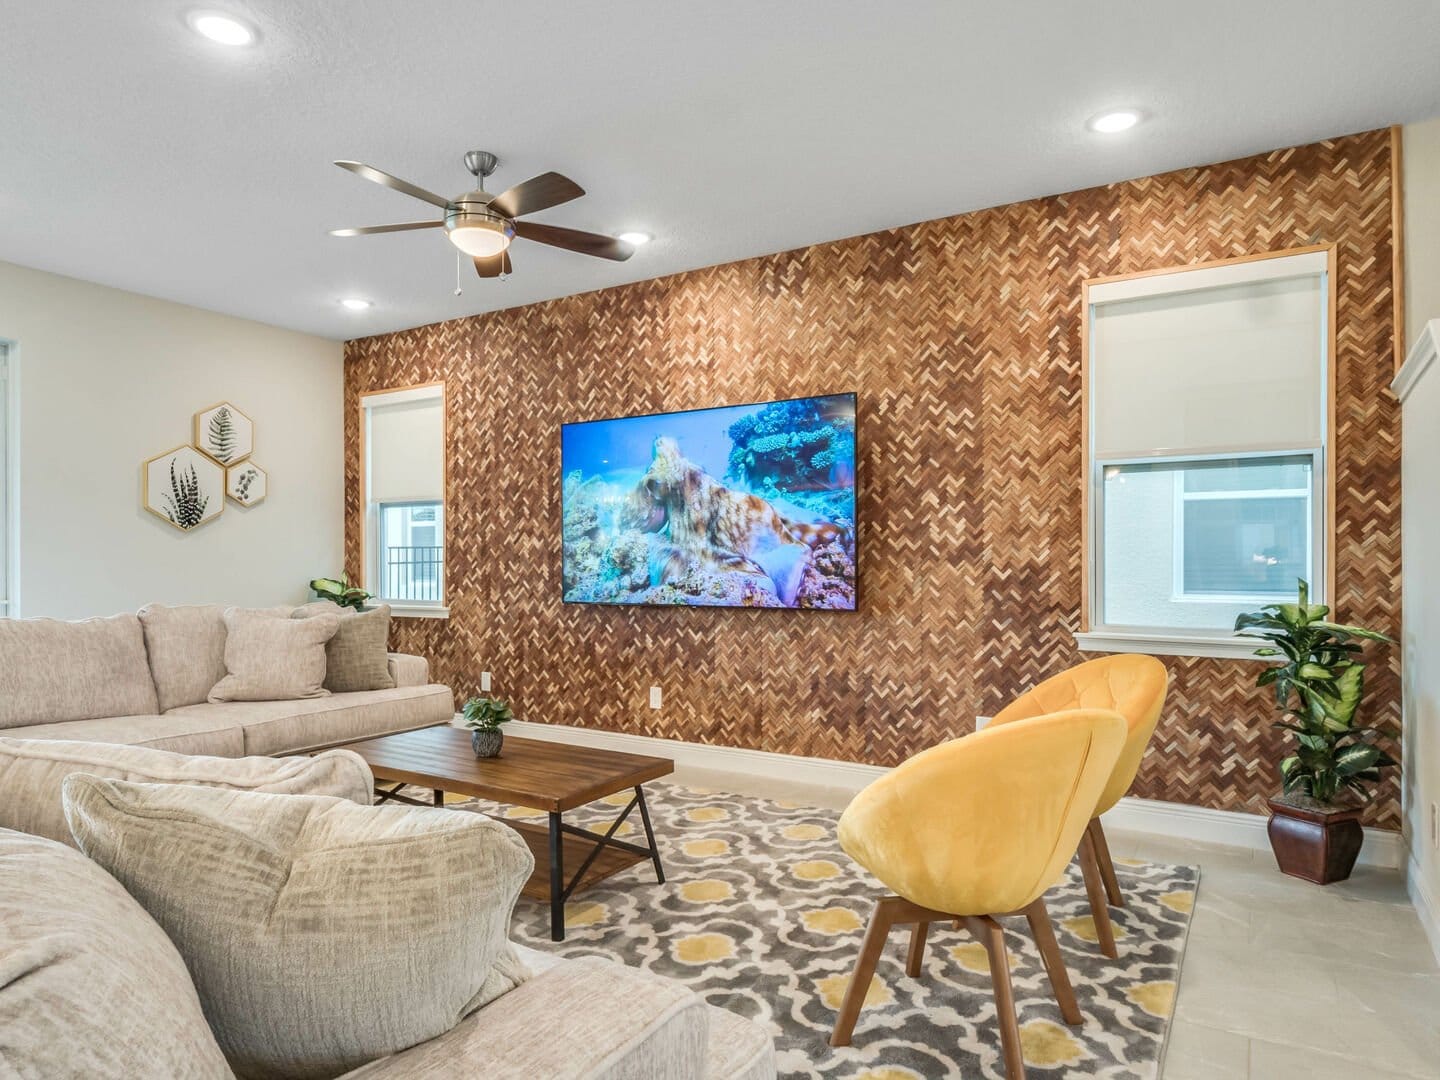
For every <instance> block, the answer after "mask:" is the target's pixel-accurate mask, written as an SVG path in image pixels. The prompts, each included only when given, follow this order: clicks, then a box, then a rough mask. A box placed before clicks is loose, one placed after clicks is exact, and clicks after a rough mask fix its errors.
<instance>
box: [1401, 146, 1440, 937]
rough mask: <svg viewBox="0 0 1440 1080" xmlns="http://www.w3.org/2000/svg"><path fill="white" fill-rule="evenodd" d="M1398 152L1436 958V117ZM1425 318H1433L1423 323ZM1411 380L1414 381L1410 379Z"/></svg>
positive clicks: (1408, 599) (1411, 706)
mask: <svg viewBox="0 0 1440 1080" xmlns="http://www.w3.org/2000/svg"><path fill="white" fill-rule="evenodd" d="M1401 137H1402V140H1403V146H1404V159H1403V160H1404V177H1403V184H1404V193H1405V194H1404V213H1405V315H1406V317H1405V322H1406V327H1407V335H1406V337H1407V344H1408V346H1409V348H1410V352H1409V354H1408V355H1409V357H1410V359H1409V360H1408V361H1407V363H1406V366H1405V368H1404V369H1402V371H1401V376H1400V379H1399V380H1398V385H1399V387H1400V389H1401V392H1402V393H1403V394H1404V398H1403V405H1402V410H1403V415H1402V427H1401V431H1402V439H1403V442H1402V449H1401V458H1402V463H1403V464H1402V475H1401V486H1402V490H1403V492H1404V497H1403V500H1402V503H1401V516H1402V534H1401V544H1402V546H1403V551H1404V564H1403V569H1402V576H1403V582H1404V589H1403V595H1402V597H1401V609H1402V612H1403V618H1404V630H1403V638H1404V650H1405V651H1404V658H1405V659H1404V665H1405V666H1404V709H1405V714H1404V735H1405V745H1404V772H1405V781H1404V802H1405V835H1406V839H1407V842H1408V843H1409V846H1410V858H1411V862H1410V876H1411V881H1410V889H1411V895H1412V896H1414V897H1415V898H1416V901H1417V907H1418V908H1420V910H1421V917H1422V919H1423V920H1425V921H1426V923H1427V928H1428V929H1429V931H1430V934H1431V942H1432V944H1433V945H1434V946H1435V953H1436V957H1437V958H1440V850H1437V849H1436V847H1435V845H1434V843H1433V841H1432V837H1431V832H1430V814H1431V806H1432V804H1435V803H1437V802H1440V485H1437V484H1436V482H1435V468H1436V464H1437V463H1440V360H1432V361H1430V362H1429V363H1428V365H1427V364H1426V360H1425V355H1427V353H1426V351H1425V350H1423V349H1422V350H1419V351H1417V350H1416V348H1415V346H1416V343H1417V341H1419V339H1420V338H1421V335H1422V331H1423V329H1424V327H1425V326H1426V324H1427V322H1429V331H1428V333H1429V335H1430V337H1431V342H1430V343H1431V345H1432V347H1433V346H1437V345H1440V119H1436V120H1429V121H1427V122H1425V123H1423V124H1412V125H1409V126H1407V127H1406V128H1405V129H1404V131H1403V132H1402V133H1401ZM1429 320H1436V321H1434V322H1430V321H1429ZM1417 374H1418V378H1417Z"/></svg>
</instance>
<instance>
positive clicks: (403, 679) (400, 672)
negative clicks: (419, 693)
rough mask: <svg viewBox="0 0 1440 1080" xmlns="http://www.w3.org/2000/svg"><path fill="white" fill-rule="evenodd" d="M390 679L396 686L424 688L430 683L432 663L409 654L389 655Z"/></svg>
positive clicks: (395, 653)
mask: <svg viewBox="0 0 1440 1080" xmlns="http://www.w3.org/2000/svg"><path fill="white" fill-rule="evenodd" d="M389 658H390V662H389V667H390V677H391V678H392V679H394V680H395V685H396V686H424V685H425V684H426V683H428V682H429V681H430V661H429V660H426V659H425V658H424V657H423V656H411V655H409V654H408V653H398V652H392V653H390V654H389Z"/></svg>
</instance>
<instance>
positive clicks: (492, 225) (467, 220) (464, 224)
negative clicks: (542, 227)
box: [445, 188, 515, 255]
mask: <svg viewBox="0 0 1440 1080" xmlns="http://www.w3.org/2000/svg"><path fill="white" fill-rule="evenodd" d="M493 198H494V196H493V195H491V194H490V193H489V192H488V191H482V190H481V189H479V188H476V189H475V190H474V191H467V192H466V193H465V194H464V195H460V196H458V197H457V198H456V199H455V200H454V201H453V202H451V203H450V205H449V206H447V207H446V208H445V231H446V232H447V233H449V234H450V238H451V241H452V242H454V243H455V245H456V247H459V248H460V249H461V250H462V251H465V252H468V253H469V254H472V255H474V254H486V255H488V254H493V251H492V250H481V251H471V250H470V248H471V247H472V246H473V245H471V244H469V243H463V242H460V241H461V234H463V233H467V232H470V231H471V230H476V231H477V232H476V233H472V234H471V235H476V236H477V238H478V234H479V232H482V231H483V232H486V233H495V234H499V237H503V239H499V237H496V238H492V241H491V243H493V245H494V248H495V250H501V251H503V250H504V249H505V247H507V246H508V245H509V243H510V241H511V239H512V238H513V237H514V236H515V226H514V224H513V223H512V222H511V221H510V219H509V218H507V217H504V216H503V215H501V214H499V213H497V212H496V211H494V210H491V209H490V200H491V199H493ZM490 246H491V245H490V244H485V245H484V247H485V248H486V249H489V248H490Z"/></svg>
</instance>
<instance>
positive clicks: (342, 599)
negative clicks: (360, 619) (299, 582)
mask: <svg viewBox="0 0 1440 1080" xmlns="http://www.w3.org/2000/svg"><path fill="white" fill-rule="evenodd" d="M310 588H312V589H314V590H315V595H316V596H318V597H319V598H320V599H321V600H330V601H333V602H334V603H336V604H339V605H340V606H341V607H347V608H354V609H355V610H356V611H359V610H360V609H361V608H363V607H364V606H365V601H366V600H369V599H370V593H368V592H366V591H365V590H364V589H357V588H355V587H354V586H352V585H351V584H350V578H349V577H347V576H346V575H345V574H341V575H340V576H339V577H338V578H325V577H322V578H316V579H315V580H314V581H312V582H310Z"/></svg>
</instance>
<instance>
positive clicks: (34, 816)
mask: <svg viewBox="0 0 1440 1080" xmlns="http://www.w3.org/2000/svg"><path fill="white" fill-rule="evenodd" d="M77 772H83V773H87V774H89V775H91V776H104V777H109V778H111V779H115V780H137V781H142V782H146V783H166V784H204V785H206V786H208V787H222V788H230V789H232V790H235V791H270V792H275V793H278V794H291V795H334V796H336V797H337V798H341V799H349V800H350V801H351V802H356V803H359V804H361V805H362V806H369V805H370V804H371V802H373V801H374V796H375V778H374V777H373V776H372V775H371V774H370V766H368V765H366V764H365V761H364V759H362V758H361V757H360V755H359V754H352V753H350V751H348V750H327V751H325V752H324V753H323V754H318V755H316V756H315V757H313V758H310V757H291V758H269V757H248V758H247V757H241V758H226V757H196V756H194V755H191V754H172V753H170V752H168V751H165V750H155V749H152V748H150V747H148V746H121V745H117V744H115V743H85V742H60V741H57V740H54V739H9V738H0V828H6V829H19V830H20V831H21V832H27V833H32V834H34V835H35V836H43V837H46V838H47V839H50V840H58V841H60V842H61V843H62V844H70V843H73V841H72V840H71V838H70V827H69V826H68V825H66V824H65V811H64V808H63V806H62V805H61V798H60V786H61V784H62V783H63V782H64V780H65V777H67V776H69V775H70V774H71V773H77Z"/></svg>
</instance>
